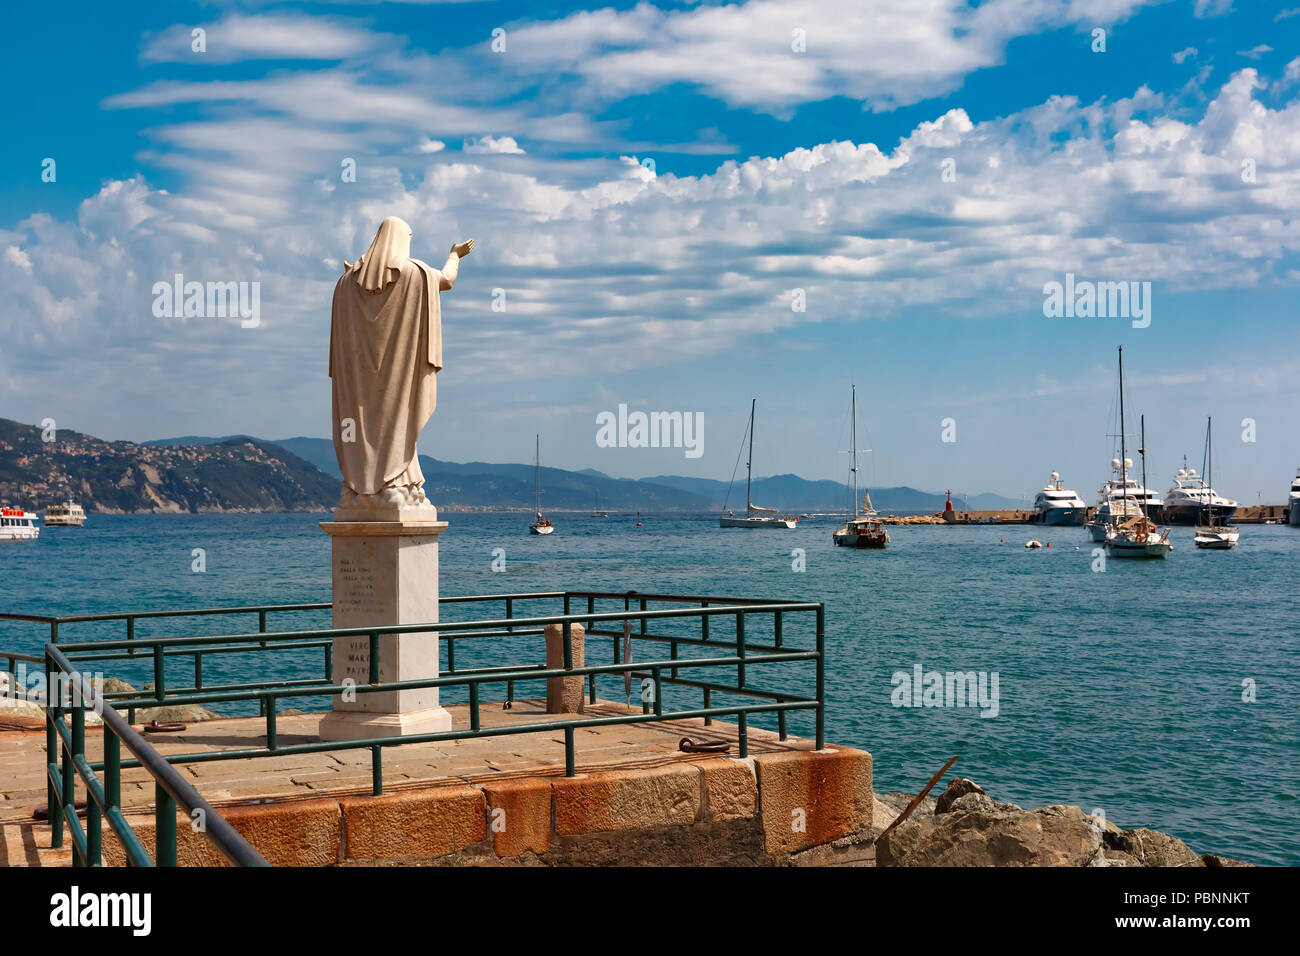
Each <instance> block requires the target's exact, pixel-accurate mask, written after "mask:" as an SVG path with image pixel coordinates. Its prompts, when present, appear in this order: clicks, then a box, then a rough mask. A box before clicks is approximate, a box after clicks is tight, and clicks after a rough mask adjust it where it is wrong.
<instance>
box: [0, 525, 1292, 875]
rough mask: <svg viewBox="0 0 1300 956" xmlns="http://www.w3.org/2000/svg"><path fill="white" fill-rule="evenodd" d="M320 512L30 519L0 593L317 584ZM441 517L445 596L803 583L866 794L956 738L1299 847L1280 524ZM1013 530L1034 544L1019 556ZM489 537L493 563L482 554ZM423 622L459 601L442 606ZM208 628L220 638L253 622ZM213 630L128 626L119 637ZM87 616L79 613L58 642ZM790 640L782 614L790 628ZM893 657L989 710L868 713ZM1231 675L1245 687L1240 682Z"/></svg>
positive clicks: (1104, 792)
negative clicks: (1167, 532) (853, 523)
mask: <svg viewBox="0 0 1300 956" xmlns="http://www.w3.org/2000/svg"><path fill="white" fill-rule="evenodd" d="M321 517H322V516H320V515H247V516H218V515H188V516H143V515H140V516H121V517H113V516H101V515H93V516H92V517H91V519H90V522H89V524H88V525H87V526H86V527H85V528H84V529H80V530H76V529H60V528H49V529H43V530H42V533H41V538H40V540H39V541H38V542H36V543H34V544H5V545H2V546H0V581H3V590H4V594H5V598H4V600H3V601H0V610H10V611H27V612H32V613H44V614H50V613H64V614H70V613H81V612H95V611H107V610H127V609H140V608H164V607H174V608H181V607H199V606H217V605H239V604H261V603H294V602H310V601H328V600H329V596H330V595H329V539H328V537H327V536H326V535H325V534H323V533H322V532H321V531H320V530H319V529H318V527H317V524H316V523H317V522H318V521H319V520H321ZM445 517H447V518H448V519H449V520H450V521H451V528H450V530H449V531H448V532H447V533H446V534H445V535H444V536H443V537H442V539H441V541H442V564H441V568H442V572H441V573H442V593H443V594H444V595H454V594H484V593H501V592H506V591H543V590H552V589H563V588H566V587H568V588H573V589H583V588H591V589H600V590H612V591H615V590H616V591H624V590H628V589H636V590H638V591H651V592H662V593H684V594H723V595H742V596H743V595H751V596H761V597H783V598H790V599H797V600H814V601H824V602H825V603H826V606H827V617H826V630H827V648H828V661H827V693H828V698H829V713H828V717H827V723H826V733H827V738H828V740H830V741H831V742H834V743H840V744H848V745H854V746H859V747H863V748H866V749H868V750H870V751H871V752H872V754H873V755H874V757H875V774H876V789H877V790H878V791H890V790H906V791H910V792H915V791H916V790H917V789H918V788H919V787H921V786H922V785H923V784H924V783H925V781H926V780H927V779H928V778H929V776H930V775H931V774H932V773H934V772H935V771H936V770H938V769H939V767H941V766H942V765H943V763H944V762H945V761H946V760H947V759H948V758H949V757H951V756H953V755H954V754H959V755H960V757H961V759H960V760H959V761H958V763H957V765H956V767H955V768H954V772H960V773H961V774H962V775H965V776H968V777H971V778H973V779H975V780H977V781H979V782H980V783H981V784H983V785H984V787H985V788H986V789H987V790H988V791H989V792H990V793H991V794H993V795H994V796H995V797H996V798H998V799H1002V800H1009V801H1013V802H1015V803H1018V804H1021V805H1022V806H1041V805H1043V804H1046V803H1057V802H1061V803H1073V804H1078V805H1080V806H1082V807H1083V808H1084V809H1085V810H1089V811H1090V810H1092V809H1094V808H1098V807H1100V808H1102V809H1103V810H1104V811H1105V813H1106V815H1107V817H1108V818H1109V819H1111V820H1112V821H1114V822H1116V823H1118V824H1119V825H1120V826H1123V827H1136V826H1150V827H1154V828H1156V829H1159V830H1164V831H1167V832H1170V833H1173V834H1176V835H1178V836H1180V837H1182V838H1183V839H1185V840H1186V841H1187V842H1188V843H1189V844H1191V846H1192V847H1193V849H1195V850H1197V851H1198V852H1207V851H1213V852H1216V853H1223V854H1227V855H1230V856H1235V857H1239V858H1243V859H1247V860H1250V861H1252V862H1256V863H1273V864H1278V863H1285V864H1291V865H1297V864H1300V836H1297V835H1296V828H1295V817H1296V812H1297V797H1298V796H1300V719H1298V718H1297V710H1298V707H1297V700H1298V699H1300V667H1298V666H1297V660H1300V639H1298V638H1297V626H1296V624H1297V620H1298V619H1300V614H1298V613H1297V612H1298V611H1300V598H1298V597H1297V582H1298V578H1300V570H1298V562H1297V557H1298V556H1300V531H1296V530H1293V529H1290V528H1286V527H1265V526H1258V527H1246V528H1244V529H1243V531H1242V537H1241V545H1240V546H1239V547H1238V548H1237V549H1236V550H1235V551H1233V552H1227V553H1217V552H1203V551H1197V550H1196V549H1195V548H1193V547H1192V543H1191V531H1190V529H1176V530H1175V532H1174V540H1175V548H1176V550H1175V551H1174V553H1173V554H1172V555H1171V556H1170V557H1169V559H1168V560H1167V561H1164V562H1123V561H1119V562H1110V564H1109V566H1108V568H1107V570H1105V571H1104V572H1102V573H1097V572H1094V571H1093V570H1092V564H1093V556H1092V553H1091V552H1092V548H1093V544H1092V542H1091V540H1090V539H1088V538H1087V535H1086V532H1085V531H1084V530H1083V529H1057V530H1053V531H1045V530H1044V529H1033V531H1032V533H1031V531H1030V529H1028V528H1023V527H1002V528H999V527H996V526H985V527H965V528H947V527H903V528H895V529H892V530H891V534H892V535H893V539H894V543H893V545H892V547H891V548H890V549H889V550H888V551H885V552H875V553H873V552H860V553H858V552H846V551H843V550H841V549H837V548H834V547H832V546H831V541H830V534H831V531H832V529H833V527H834V526H835V525H834V522H833V521H831V520H830V519H820V520H809V519H805V521H803V522H801V523H800V526H799V528H798V530H797V531H740V530H736V531H730V530H729V531H721V530H720V529H718V528H717V526H716V519H714V518H705V517H698V518H697V517H671V518H666V517H653V516H650V517H646V518H644V519H643V520H644V522H645V525H644V527H641V528H637V527H635V525H634V519H632V518H623V517H613V518H610V519H607V520H599V519H592V518H588V517H586V516H565V515H558V516H556V521H557V524H558V525H559V530H557V532H556V533H555V534H554V535H551V536H550V537H549V538H538V537H535V536H530V535H528V534H527V533H526V524H527V520H528V519H527V516H524V515H456V514H452V515H447V516H445ZM1031 536H1034V537H1039V538H1042V539H1043V540H1050V541H1051V544H1052V547H1051V548H1050V549H1043V550H1041V551H1027V550H1025V548H1024V547H1023V544H1024V542H1025V540H1027V539H1028V538H1029V537H1031ZM1001 539H1005V543H1003V542H1002V541H1001ZM497 547H500V548H504V549H505V560H506V570H505V571H504V572H502V573H495V572H493V571H492V569H491V563H492V560H493V554H492V551H493V549H494V548H497ZM195 548H202V549H204V550H205V552H206V563H207V570H206V572H204V573H201V574H199V573H194V572H193V571H192V570H191V564H192V562H193V560H194V558H193V557H192V550H193V549H195ZM795 548H802V549H804V551H805V554H806V559H805V560H806V570H805V571H804V572H802V573H799V572H796V571H794V570H792V564H793V563H794V561H795V559H794V558H793V557H792V555H791V551H792V549H795ZM500 607H501V606H500V605H499V604H495V605H488V606H486V607H485V608H484V609H483V611H482V612H480V613H479V614H476V615H474V616H476V617H482V616H485V614H487V612H488V610H489V609H490V614H487V616H496V615H498V614H499V613H500ZM575 610H579V608H575ZM517 613H518V612H517ZM537 613H554V610H553V608H552V607H546V608H541V607H539V608H538V610H537ZM443 616H444V618H445V619H450V618H456V617H465V616H466V615H465V614H463V613H461V610H460V609H452V608H451V607H447V608H444V615H443ZM233 621H239V622H240V623H239V624H238V626H235V625H233V623H228V624H227V626H226V627H225V628H224V630H225V631H226V632H229V631H232V630H235V631H244V630H255V629H256V623H255V622H250V621H249V619H248V618H241V619H232V622H233ZM281 621H282V623H283V624H284V625H285V626H286V627H293V626H308V625H311V624H315V625H317V626H324V625H327V623H328V622H327V620H326V618H324V617H323V616H320V615H316V616H314V617H312V616H299V617H295V618H287V617H286V618H283V619H281ZM275 623H276V621H275V619H273V621H272V624H273V626H274V625H275ZM250 625H251V626H250ZM120 627H121V625H118V628H119V630H118V631H117V632H115V636H116V635H117V634H120ZM756 629H758V630H759V633H760V635H761V634H762V631H761V629H760V628H757V627H756ZM222 630H223V629H222V628H221V627H219V626H217V625H216V624H215V622H211V623H208V624H205V625H195V624H193V623H190V624H186V625H184V627H183V629H178V627H177V625H175V624H172V625H171V626H170V629H169V630H168V629H163V628H154V629H150V628H149V627H146V626H144V624H142V625H141V626H140V629H139V631H138V633H139V634H141V636H146V635H149V634H161V633H169V634H176V633H190V634H193V633H220V632H221V631H222ZM717 631H718V633H724V632H725V631H726V625H723V624H722V623H721V622H720V623H719V624H718V625H717ZM94 633H96V632H94V631H93V630H91V629H90V628H87V627H85V626H83V628H82V629H80V630H77V631H73V632H71V633H69V634H67V635H65V636H67V637H72V638H75V637H79V636H85V637H89V636H92V635H93V634H94ZM803 633H806V632H801V631H799V630H798V629H797V628H794V626H793V625H791V626H790V630H789V631H788V635H789V637H790V643H796V642H797V641H799V640H800V639H801V638H802V635H803ZM537 640H538V639H537V638H532V639H531V641H532V642H533V643H531V644H530V643H529V642H528V640H527V639H515V641H514V642H513V643H512V644H509V645H505V646H503V645H499V644H498V645H492V646H488V644H487V642H479V643H478V644H477V645H476V646H475V647H474V648H466V649H462V648H461V647H459V646H458V648H457V663H458V664H459V665H461V666H465V665H466V664H468V663H471V662H479V661H492V662H495V663H506V662H513V663H518V662H520V661H521V660H525V659H527V660H529V661H530V662H531V660H532V659H533V658H535V657H536V656H537V648H536V646H535V642H536V641H537ZM804 643H806V642H804ZM40 645H41V639H40V634H39V632H38V630H37V629H36V627H35V626H27V625H15V624H7V623H3V622H0V650H10V649H12V650H16V651H26V652H38V651H39V648H40ZM525 648H529V649H528V650H524V649H525ZM601 653H606V652H604V651H603V650H602V651H601ZM646 653H647V652H642V651H640V650H638V657H645V656H646ZM521 655H522V656H521ZM529 655H531V657H530V656H529ZM273 660H274V661H275V662H276V663H275V664H274V666H275V668H276V669H277V672H280V673H285V674H290V673H295V674H297V673H311V672H313V671H312V667H313V665H315V667H316V668H317V669H318V668H319V664H318V663H317V662H318V661H319V656H318V655H316V656H311V657H308V656H307V655H306V654H305V653H303V654H297V653H293V652H281V654H280V655H279V656H278V657H276V658H274V659H273ZM604 660H606V658H603V657H602V659H601V662H604ZM593 662H595V661H594V659H593ZM916 664H920V665H922V666H923V667H924V668H925V670H927V671H928V670H937V671H986V672H997V674H998V679H999V683H998V689H999V697H998V714H997V716H996V717H993V718H982V717H981V716H980V709H979V708H977V707H966V708H959V707H952V708H942V707H921V708H912V707H895V706H893V705H892V704H891V692H892V691H893V690H894V686H893V684H892V683H891V676H892V675H893V674H894V672H895V671H900V670H901V671H907V672H909V673H910V672H911V671H912V669H913V667H914V666H915V665H916ZM266 668H267V663H266V658H259V659H256V660H255V657H254V655H248V656H242V655H225V657H224V659H223V660H220V661H217V660H213V661H210V662H205V679H206V680H207V681H208V682H210V683H215V682H218V681H224V680H227V679H238V678H244V679H247V678H248V677H249V676H250V675H252V674H254V673H258V674H262V673H265V671H266ZM174 670H175V677H173V676H171V675H172V673H173V670H172V669H169V672H168V673H169V681H175V682H176V683H179V684H184V683H186V682H187V677H188V676H189V674H190V673H191V672H190V671H188V670H187V669H186V668H184V667H182V666H181V665H180V663H179V662H177V664H176V665H175V668H174ZM118 673H120V674H121V675H122V676H124V677H126V678H127V679H128V680H132V681H133V683H136V684H137V686H139V685H140V684H141V683H143V681H145V680H148V679H149V675H148V674H146V673H145V670H144V668H143V667H124V668H122V669H121V670H120V671H119V672H118ZM802 673H803V674H805V675H806V674H807V671H806V670H805V671H804V672H802ZM750 680H751V683H754V684H758V685H760V686H762V685H763V684H764V683H766V684H769V685H771V684H776V685H778V686H782V687H784V686H789V685H786V684H782V683H781V682H780V680H779V678H776V679H768V680H766V681H760V680H757V679H755V678H754V677H751V679H750ZM1248 680H1249V681H1253V682H1254V687H1255V692H1256V695H1257V700H1256V701H1255V702H1253V703H1248V702H1244V701H1243V700H1242V696H1243V681H1248ZM621 685H622V682H621V680H620V679H618V678H611V679H609V684H608V685H605V686H602V687H601V694H602V696H605V697H617V696H619V692H620V691H621ZM801 686H805V687H809V688H810V687H811V685H810V684H808V683H807V682H806V681H805V682H803V684H802V685H801ZM673 693H674V696H673V697H671V698H669V700H668V703H669V704H670V705H675V704H678V703H681V704H685V705H697V704H698V702H699V697H698V696H697V695H696V694H695V692H687V691H674V692H673ZM678 695H680V696H678ZM485 697H487V698H499V693H486V692H485ZM452 699H455V698H454V697H453V698H452ZM300 706H305V705H303V704H301V703H300ZM218 709H224V710H226V711H227V712H232V709H231V708H220V707H219V708H218ZM791 730H792V731H793V732H795V733H801V734H806V733H810V732H811V722H810V720H808V719H806V718H804V717H803V716H802V715H801V716H800V717H799V718H798V719H792V724H791Z"/></svg>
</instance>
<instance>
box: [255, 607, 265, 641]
mask: <svg viewBox="0 0 1300 956" xmlns="http://www.w3.org/2000/svg"><path fill="white" fill-rule="evenodd" d="M257 633H258V634H265V633H266V608H261V609H260V610H258V612H257ZM258 643H260V644H261V645H262V646H263V647H266V641H259V642H258Z"/></svg>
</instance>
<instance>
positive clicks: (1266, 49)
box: [1237, 43, 1273, 60]
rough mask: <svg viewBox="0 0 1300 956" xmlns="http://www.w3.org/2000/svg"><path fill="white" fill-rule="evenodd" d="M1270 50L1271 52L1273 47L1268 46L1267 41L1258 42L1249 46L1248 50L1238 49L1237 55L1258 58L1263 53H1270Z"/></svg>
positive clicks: (1252, 58)
mask: <svg viewBox="0 0 1300 956" xmlns="http://www.w3.org/2000/svg"><path fill="white" fill-rule="evenodd" d="M1272 52H1273V48H1272V47H1271V46H1269V45H1268V44H1267V43H1261V44H1259V46H1255V47H1251V48H1250V49H1249V50H1238V51H1237V55H1238V56H1244V57H1246V58H1247V59H1250V60H1258V59H1260V58H1261V57H1263V56H1264V54H1265V53H1272Z"/></svg>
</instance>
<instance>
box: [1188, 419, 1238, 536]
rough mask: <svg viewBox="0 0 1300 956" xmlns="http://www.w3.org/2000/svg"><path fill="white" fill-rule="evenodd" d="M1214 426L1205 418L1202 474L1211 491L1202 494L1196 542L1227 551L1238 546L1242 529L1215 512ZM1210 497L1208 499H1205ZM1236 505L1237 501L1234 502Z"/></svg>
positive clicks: (1197, 519)
mask: <svg viewBox="0 0 1300 956" xmlns="http://www.w3.org/2000/svg"><path fill="white" fill-rule="evenodd" d="M1213 428H1214V421H1213V419H1211V418H1209V417H1208V416H1207V417H1206V419H1205V461H1204V462H1203V463H1202V465H1201V474H1203V475H1205V482H1204V484H1205V487H1206V488H1207V489H1210V490H1209V493H1208V494H1206V495H1204V496H1202V499H1201V500H1202V505H1201V509H1200V513H1198V514H1197V516H1196V537H1195V539H1194V540H1195V543H1196V546H1197V547H1198V548H1201V549H1202V550H1207V551H1227V550H1230V549H1231V548H1235V547H1236V546H1237V541H1238V539H1239V538H1240V537H1241V529H1240V528H1237V527H1234V526H1232V525H1230V524H1228V523H1227V521H1228V519H1227V518H1226V517H1222V516H1219V517H1217V518H1216V516H1215V513H1214V499H1213V495H1214V491H1213V485H1211V481H1212V479H1213V475H1212V474H1211V470H1212V469H1213V468H1214V445H1213V440H1214V439H1213ZM1207 498H1208V499H1209V500H1208V501H1206V500H1205V499H1207ZM1233 504H1234V505H1235V504H1236V502H1233Z"/></svg>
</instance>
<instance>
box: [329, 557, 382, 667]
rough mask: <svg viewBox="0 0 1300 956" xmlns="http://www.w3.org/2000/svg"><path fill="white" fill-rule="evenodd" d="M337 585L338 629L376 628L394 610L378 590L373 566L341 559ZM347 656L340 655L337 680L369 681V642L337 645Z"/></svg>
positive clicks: (356, 639) (347, 641)
mask: <svg viewBox="0 0 1300 956" xmlns="http://www.w3.org/2000/svg"><path fill="white" fill-rule="evenodd" d="M335 573H336V574H337V579H336V581H337V583H336V584H335V588H334V618H335V625H336V626H340V627H355V626H359V625H364V624H376V623H381V622H382V621H383V616H384V614H385V613H386V612H387V613H390V614H391V609H390V608H389V607H388V606H387V605H386V602H385V601H384V600H383V599H382V598H381V597H380V596H379V594H378V593H377V592H376V590H375V572H374V568H373V567H370V566H363V565H361V564H359V563H358V562H356V561H355V560H353V558H351V557H349V556H346V555H340V556H339V557H338V564H337V566H336V568H335ZM338 643H339V644H342V645H343V646H342V647H340V648H339V650H342V651H343V652H344V653H343V654H342V655H341V658H340V657H339V655H337V652H336V661H337V664H336V669H337V670H338V671H340V673H336V674H335V680H337V681H340V682H342V681H343V680H345V679H347V678H351V679H352V680H354V681H356V682H357V683H358V684H365V683H368V682H369V681H370V641H369V639H367V638H364V637H350V638H345V639H343V640H341V641H339V642H338Z"/></svg>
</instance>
